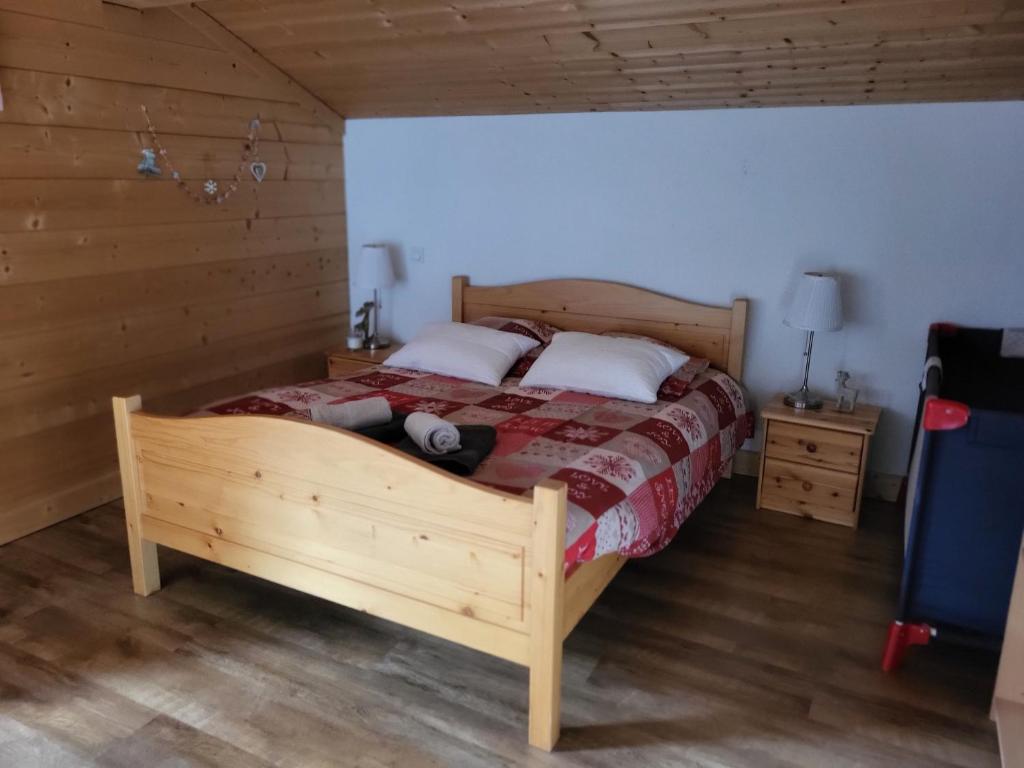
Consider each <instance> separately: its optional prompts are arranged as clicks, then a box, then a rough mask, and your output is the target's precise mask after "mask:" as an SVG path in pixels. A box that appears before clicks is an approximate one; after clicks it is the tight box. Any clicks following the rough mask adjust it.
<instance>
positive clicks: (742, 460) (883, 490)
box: [732, 451, 904, 502]
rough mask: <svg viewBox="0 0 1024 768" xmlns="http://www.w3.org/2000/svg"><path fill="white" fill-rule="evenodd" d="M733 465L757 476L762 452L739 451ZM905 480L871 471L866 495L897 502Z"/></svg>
mask: <svg viewBox="0 0 1024 768" xmlns="http://www.w3.org/2000/svg"><path fill="white" fill-rule="evenodd" d="M732 467H733V471H734V472H735V473H736V474H738V475H747V476H748V477H757V473H758V472H759V471H760V469H761V452H760V451H738V452H737V453H736V456H735V457H734V458H733V464H732ZM903 480H904V476H903V475H890V474H888V473H886V472H872V471H869V472H868V474H867V476H866V477H865V478H864V496H865V498H868V499H881V500H882V501H890V502H895V501H896V500H897V499H899V496H900V488H901V487H902V485H903Z"/></svg>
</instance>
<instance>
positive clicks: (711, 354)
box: [452, 275, 747, 380]
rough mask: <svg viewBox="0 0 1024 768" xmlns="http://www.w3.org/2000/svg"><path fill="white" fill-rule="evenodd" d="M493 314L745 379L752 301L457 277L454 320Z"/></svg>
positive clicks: (577, 283) (580, 283) (591, 283)
mask: <svg viewBox="0 0 1024 768" xmlns="http://www.w3.org/2000/svg"><path fill="white" fill-rule="evenodd" d="M488 315H499V316H505V317H522V318H527V319H530V320H544V321H545V322H548V323H551V325H553V326H556V327H557V328H561V329H562V330H565V331H588V332H590V333H601V332H602V331H623V332H626V333H640V334H643V335H645V336H650V337H652V338H655V339H660V340H662V341H665V342H667V343H669V344H672V345H673V346H675V347H679V348H680V349H682V350H684V351H685V352H688V353H689V354H691V355H693V356H695V357H706V358H708V359H709V360H710V361H711V364H712V365H713V366H714V367H715V368H718V369H719V370H722V371H725V372H726V373H728V374H729V375H730V376H732V377H733V378H734V379H737V380H739V379H740V377H741V375H742V373H743V339H744V336H745V334H746V330H747V300H746V299H735V300H733V302H732V306H731V307H715V306H710V305H707V304H695V303H694V302H691V301H684V300H683V299H674V298H672V297H671V296H665V295H664V294H661V293H655V292H654V291H648V290H645V289H643V288H636V287H634V286H631V285H623V284H622V283H610V282H605V281H603V280H539V281H537V282H533V283H517V284H515V285H495V286H476V285H470V284H469V278H468V277H465V276H462V275H459V276H457V277H453V278H452V320H454V321H456V322H469V321H471V320H478V319H479V318H481V317H486V316H488Z"/></svg>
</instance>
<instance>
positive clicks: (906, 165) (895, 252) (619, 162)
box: [345, 102, 1024, 473]
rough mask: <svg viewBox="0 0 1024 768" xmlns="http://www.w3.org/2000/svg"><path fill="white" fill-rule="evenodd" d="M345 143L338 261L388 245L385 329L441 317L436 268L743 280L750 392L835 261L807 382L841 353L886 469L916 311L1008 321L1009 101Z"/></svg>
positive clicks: (524, 126) (370, 135)
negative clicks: (366, 247)
mask: <svg viewBox="0 0 1024 768" xmlns="http://www.w3.org/2000/svg"><path fill="white" fill-rule="evenodd" d="M345 146H346V164H347V168H346V183H347V194H348V215H349V241H350V245H351V249H352V250H351V252H352V262H353V265H354V268H355V265H356V263H357V261H358V253H359V251H358V247H359V245H360V244H361V243H364V242H370V241H385V242H389V243H392V244H393V245H394V252H395V254H396V258H397V262H398V269H399V270H400V273H401V276H402V282H401V283H400V284H399V285H398V286H396V287H395V288H394V289H392V290H391V291H389V292H388V296H387V297H386V298H387V306H386V307H385V313H384V317H385V324H386V325H387V327H388V328H390V329H392V330H393V332H394V334H395V335H396V336H397V337H398V338H408V337H409V336H410V335H412V334H413V333H414V332H415V331H416V329H417V328H418V327H419V325H420V324H421V323H422V322H424V321H427V320H434V319H446V318H447V317H448V315H449V312H450V303H449V295H450V294H449V279H450V277H451V275H453V274H467V275H470V276H471V278H472V279H473V281H474V282H476V283H479V284H488V283H505V282H511V281H520V280H531V279H538V278H545V277H591V278H601V279H607V280H619V281H623V282H628V283H633V284H636V285H640V286H644V287H648V288H653V289H656V290H659V291H663V292H665V293H669V294H672V295H676V296H680V297H684V298H688V299H694V300H697V301H702V302H708V303H725V302H728V301H729V300H730V299H732V298H733V297H734V296H746V297H749V298H750V299H752V307H751V315H750V325H749V333H748V342H747V355H746V373H745V376H744V381H745V384H746V385H747V387H748V388H749V389H750V391H751V392H752V393H753V395H754V397H755V398H756V399H757V400H758V401H760V402H763V401H764V400H765V399H766V398H768V397H769V396H770V395H771V393H774V392H776V391H780V390H784V389H787V388H791V387H793V386H794V385H795V384H796V383H797V382H798V379H799V374H800V364H801V362H800V354H801V350H802V346H803V335H802V334H801V333H800V332H799V331H795V330H792V329H790V328H786V327H785V326H783V324H782V317H783V313H784V310H785V301H786V298H787V294H788V292H789V290H790V289H791V286H792V284H793V282H794V280H795V278H796V276H797V275H798V274H799V273H800V272H801V271H803V270H805V269H812V268H813V269H823V270H830V271H835V272H838V273H840V274H841V275H842V278H843V281H844V293H845V301H846V306H847V325H846V327H845V328H844V329H843V330H842V331H839V332H837V333H832V334H821V335H819V337H818V339H817V343H816V350H815V356H814V367H813V370H812V383H813V384H814V385H816V386H817V387H818V388H819V389H822V390H827V391H829V392H831V391H832V381H833V377H834V374H835V370H836V368H837V367H843V368H846V369H848V370H851V371H852V372H853V373H854V376H855V379H856V382H857V383H858V384H859V385H860V386H861V387H862V390H863V394H864V395H866V397H867V399H869V400H870V401H872V402H876V403H880V404H881V405H884V406H885V407H886V413H885V416H884V418H883V422H882V425H881V428H880V432H879V439H878V440H877V442H876V446H875V450H874V453H873V461H872V464H873V465H874V468H875V469H877V470H880V471H884V472H892V473H902V472H903V471H904V469H905V464H906V457H907V452H908V450H909V440H910V431H911V427H912V424H913V418H914V409H915V406H916V402H917V380H918V377H919V374H920V371H921V367H922V363H923V355H924V349H925V338H926V335H927V328H928V324H929V323H931V322H932V321H935V320H947V321H952V322H957V323H962V324H974V325H983V326H1007V325H1016V326H1024V208H1022V203H1024V103H1020V102H1014V103H995V104H954V105H920V106H885V107H881V106H879V107H876V106H872V107H833V108H797V109H770V110H725V111H704V112H674V113H632V114H584V115H544V116H525V117H487V118H422V119H403V120H365V121H357V120H354V121H351V122H350V123H349V124H348V134H347V137H346V145H345ZM417 248H421V249H422V251H423V254H424V261H422V262H415V261H412V260H411V256H412V253H413V251H414V249H417ZM356 277H357V275H356ZM353 291H354V292H353V305H355V304H356V302H357V301H362V300H364V299H365V295H364V294H365V291H361V290H360V289H359V288H358V287H356V288H354V289H353Z"/></svg>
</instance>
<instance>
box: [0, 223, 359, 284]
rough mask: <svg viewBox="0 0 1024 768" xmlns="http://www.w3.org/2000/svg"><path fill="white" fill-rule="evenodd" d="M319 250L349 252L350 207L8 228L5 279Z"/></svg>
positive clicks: (3, 243)
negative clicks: (267, 215) (283, 214)
mask: <svg viewBox="0 0 1024 768" xmlns="http://www.w3.org/2000/svg"><path fill="white" fill-rule="evenodd" d="M317 250H330V251H334V252H335V253H339V254H341V255H342V257H343V256H344V253H345V216H344V214H343V213H334V214H328V215H325V216H291V217H287V218H281V219H239V220H231V221H213V222H190V223H189V226H188V227H184V228H183V227H181V226H179V225H177V224H154V225H148V226H139V225H135V226H131V227H122V228H106V229H92V228H89V229H69V230H63V231H57V232H15V233H0V286H5V285H19V284H21V283H34V282H42V281H46V280H66V279H70V278H74V277H85V276H96V275H104V274H116V273H118V272H134V271H139V270H146V269H160V268H167V267H175V266H186V265H189V264H208V263H212V262H220V261H230V260H236V259H250V258H259V257H262V256H269V255H273V254H276V253H298V252H304V251H317Z"/></svg>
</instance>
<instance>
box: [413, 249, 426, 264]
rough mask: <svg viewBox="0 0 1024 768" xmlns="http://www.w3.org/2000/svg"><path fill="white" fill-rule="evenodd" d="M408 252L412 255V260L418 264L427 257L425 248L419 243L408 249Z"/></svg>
mask: <svg viewBox="0 0 1024 768" xmlns="http://www.w3.org/2000/svg"><path fill="white" fill-rule="evenodd" d="M410 254H411V256H412V260H413V261H418V262H419V263H420V264H422V263H423V262H424V261H425V260H426V257H427V254H426V251H425V249H424V248H423V246H420V245H417V246H416V247H415V248H413V249H412V250H411V251H410Z"/></svg>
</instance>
